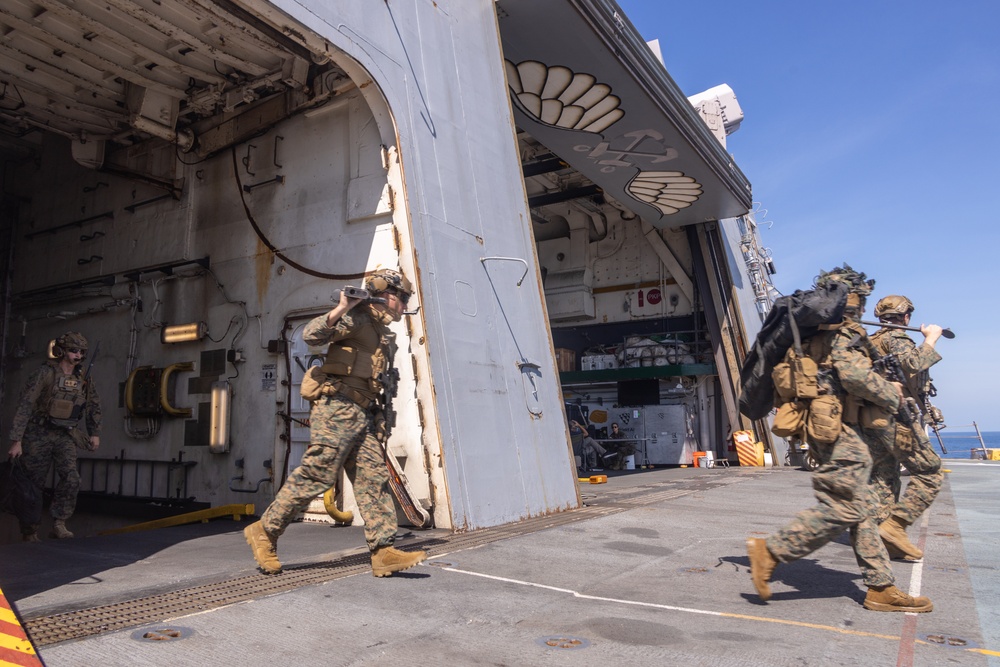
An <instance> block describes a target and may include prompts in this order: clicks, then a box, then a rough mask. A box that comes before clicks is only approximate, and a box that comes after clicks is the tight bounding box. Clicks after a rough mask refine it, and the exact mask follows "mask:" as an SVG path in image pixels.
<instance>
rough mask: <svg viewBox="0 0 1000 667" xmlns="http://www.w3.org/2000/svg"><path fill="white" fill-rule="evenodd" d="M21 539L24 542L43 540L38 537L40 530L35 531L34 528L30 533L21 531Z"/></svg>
mask: <svg viewBox="0 0 1000 667" xmlns="http://www.w3.org/2000/svg"><path fill="white" fill-rule="evenodd" d="M21 541H22V542H41V540H40V539H39V538H38V532H37V531H34V530H33V531H31V532H30V533H21Z"/></svg>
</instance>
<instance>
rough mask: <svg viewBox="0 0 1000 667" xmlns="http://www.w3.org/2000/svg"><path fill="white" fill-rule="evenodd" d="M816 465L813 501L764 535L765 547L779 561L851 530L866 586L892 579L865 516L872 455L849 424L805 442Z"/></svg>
mask: <svg viewBox="0 0 1000 667" xmlns="http://www.w3.org/2000/svg"><path fill="white" fill-rule="evenodd" d="M809 447H810V449H812V450H813V454H814V455H815V457H816V459H817V461H818V462H819V464H820V465H819V467H818V468H817V469H816V471H815V472H814V473H813V476H812V486H813V493H814V494H815V496H816V500H817V505H815V506H814V507H811V508H809V509H807V510H804V511H802V512H799V514H798V515H796V517H795V518H794V519H792V522H791V523H789V524H788V525H787V526H785V527H784V528H782V529H781V530H780V531H778V532H777V533H775V534H774V535H771V536H770V537H768V538H767V549H768V551H770V552H771V554H772V555H773V556H774V557H775V558H776V559H778V561H780V562H782V563H787V562H789V561H793V560H798V559H799V558H802V557H803V556H806V555H808V554H810V553H812V552H813V551H815V550H816V549H819V548H820V547H821V546H823V545H824V544H827V543H828V542H830V541H832V540H834V539H835V538H836V537H838V536H839V535H841V534H842V533H843V532H844V531H845V530H850V533H851V544H852V545H853V546H854V556H855V558H856V559H857V561H858V567H860V568H861V574H862V576H863V578H864V582H865V585H867V586H876V587H881V586H890V585H892V584H893V583H894V582H895V576H894V575H893V573H892V567H891V566H890V564H889V554H888V553H886V550H885V545H884V544H882V539H881V538H880V537H879V534H878V524H876V523H875V521H874V520H873V519H872V518H871V517H870V516H869V514H868V513H869V511H870V509H871V499H870V493H871V490H870V488H869V485H868V480H869V477H870V476H871V469H872V457H871V452H870V451H869V448H868V445H867V444H866V442H865V441H864V440H862V438H861V435H859V433H858V432H857V431H856V430H855V427H854V426H853V425H851V424H844V429H843V431H842V432H841V434H840V437H839V438H838V439H837V441H836V442H834V443H833V444H832V445H813V444H810V445H809Z"/></svg>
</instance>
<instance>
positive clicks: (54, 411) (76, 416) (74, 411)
mask: <svg viewBox="0 0 1000 667" xmlns="http://www.w3.org/2000/svg"><path fill="white" fill-rule="evenodd" d="M50 367H51V368H52V372H53V378H52V380H51V384H49V386H48V389H47V392H46V396H45V398H44V399H43V400H42V405H41V407H42V413H43V414H44V415H45V416H47V417H48V418H49V421H50V422H51V423H52V424H55V425H56V426H62V427H64V428H73V427H74V426H76V425H77V423H78V422H79V421H80V417H82V416H83V408H84V406H85V405H86V404H87V383H86V382H85V381H84V380H83V378H81V377H80V376H79V375H78V374H77V372H76V371H79V368H77V369H75V371H74V373H72V374H70V375H64V374H63V373H62V371H61V370H60V369H59V368H57V367H52V366H50Z"/></svg>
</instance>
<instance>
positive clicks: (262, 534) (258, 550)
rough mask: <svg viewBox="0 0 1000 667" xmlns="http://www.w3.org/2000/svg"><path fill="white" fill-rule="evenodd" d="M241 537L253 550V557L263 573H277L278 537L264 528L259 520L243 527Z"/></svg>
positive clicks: (278, 567)
mask: <svg viewBox="0 0 1000 667" xmlns="http://www.w3.org/2000/svg"><path fill="white" fill-rule="evenodd" d="M243 537H245V538H246V540H247V544H249V545H250V549H252V550H253V558H254V560H255V561H257V565H259V566H260V569H261V571H262V572H263V573H264V574H279V573H280V572H281V562H280V561H279V560H278V548H277V547H278V539H277V538H275V537H271V536H270V535H268V534H267V531H266V530H264V526H263V525H262V524H261V522H260V521H255V522H254V523H252V524H250V525H249V526H247V527H246V528H244V529H243Z"/></svg>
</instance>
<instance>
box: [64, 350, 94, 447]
mask: <svg viewBox="0 0 1000 667" xmlns="http://www.w3.org/2000/svg"><path fill="white" fill-rule="evenodd" d="M100 352H101V342H100V341H97V345H96V346H94V356H92V357H91V358H90V363H89V364H87V371H86V372H85V373H84V374H83V379H82V380H81V383H82V384H83V393H84V397H86V395H87V393H88V391H89V385H90V374H91V373H92V372H93V370H94V362H95V361H97V355H98V354H100ZM84 401H86V398H84ZM85 407H86V403H84V405H75V406H73V414H72V415H71V416H70V419H71V420H72V422H73V425H72V426H68V427H67V430H68V431H69V435H70V437H71V438H73V443H74V444H75V445H76V446H77V447H79V448H80V449H86V450H87V451H94V449H93V447H91V446H90V438H88V437H87V434H86V433H84V432H83V431H81V430H80V429H78V428H77V425H78V424H79V422H80V417H82V416H83V410H84V408H85Z"/></svg>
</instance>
